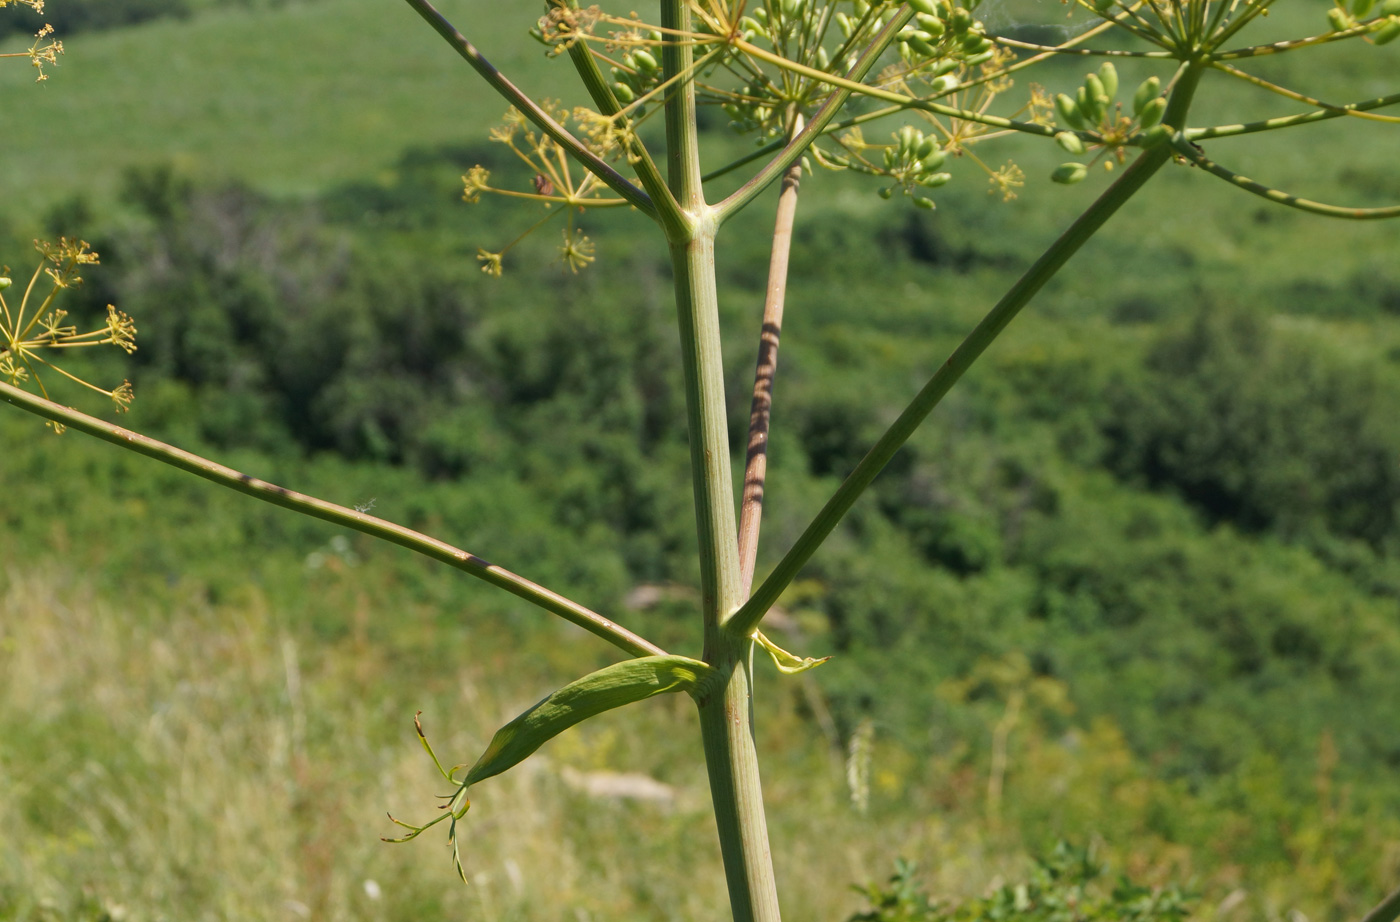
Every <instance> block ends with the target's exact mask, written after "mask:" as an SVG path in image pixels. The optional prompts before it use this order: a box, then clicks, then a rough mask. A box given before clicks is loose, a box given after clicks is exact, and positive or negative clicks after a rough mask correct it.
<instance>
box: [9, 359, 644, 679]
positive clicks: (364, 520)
mask: <svg viewBox="0 0 1400 922" xmlns="http://www.w3.org/2000/svg"><path fill="white" fill-rule="evenodd" d="M0 400H4V401H5V402H6V403H9V404H11V405H13V406H16V407H19V408H20V409H21V410H28V411H29V412H30V413H33V414H35V415H36V416H42V417H43V418H45V419H47V420H50V421H52V422H55V423H59V424H61V425H64V426H68V427H70V428H72V429H76V430H78V431H79V432H86V433H87V434H88V435H93V436H96V437H97V438H99V439H102V440H103V441H106V442H111V443H112V444H114V445H120V446H121V447H122V448H125V449H128V450H129V451H134V452H136V453H137V454H141V455H145V456H146V457H148V458H154V459H155V460H157V461H161V462H163V463H165V464H169V465H170V466H171V467H176V468H179V469H180V470H182V471H186V472H188V473H191V474H194V475H196V476H199V477H203V478H204V479H205V480H209V481H212V482H214V483H217V484H219V485H220V486H224V487H228V488H229V489H232V490H236V491H238V492H239V493H243V494H245V495H247V496H251V497H253V498H255V499H260V500H262V501H263V502H267V503H271V504H273V505H274V506H281V507H282V508H284V509H291V510H292V511H294V512H300V513H302V514H304V515H309V516H311V517H313V518H317V519H322V520H323V521H326V522H331V523H333V524H335V525H343V526H345V527H346V528H350V529H354V530H355V531H358V532H361V533H363V534H366V535H369V536H370V537H372V538H380V539H382V540H384V541H388V542H390V543H391V544H397V545H399V546H400V547H405V548H408V549H409V550H411V551H415V552H417V553H419V554H422V555H423V556H425V557H431V558H432V559H433V560H437V561H441V562H442V563H445V564H447V565H449V566H452V567H456V568H457V569H458V570H463V571H465V572H467V573H469V574H471V575H472V576H475V577H476V578H477V579H480V580H483V581H485V582H488V583H490V584H491V585H493V586H497V587H499V588H501V589H504V590H506V591H507V592H509V593H511V594H512V595H516V596H519V597H520V598H522V599H524V600H526V601H527V602H532V603H534V604H535V605H538V606H539V607H540V608H543V609H544V610H545V611H548V612H551V613H553V614H556V615H558V616H559V617H561V618H564V619H565V620H567V621H571V622H573V623H574V624H577V625H578V626H579V627H581V628H583V629H584V630H586V631H588V632H590V633H592V634H596V635H597V636H599V637H601V638H603V639H604V640H606V641H608V642H609V643H611V644H613V645H614V646H616V647H620V648H621V649H623V650H625V651H627V652H628V653H631V654H632V655H633V656H661V655H665V653H666V651H665V650H662V649H661V648H660V647H658V646H657V645H656V644H654V643H652V642H651V641H649V640H647V639H646V638H644V637H639V636H638V635H636V634H634V633H632V632H631V631H629V630H627V629H626V628H625V627H623V626H622V625H620V624H618V623H617V622H615V621H613V620H611V619H609V618H605V617H603V616H602V615H600V614H598V613H597V612H595V611H591V610H589V609H587V608H585V607H583V606H582V605H579V604H578V603H577V602H574V601H572V600H570V599H567V598H565V597H564V596H562V595H559V594H558V593H557V592H553V591H551V590H549V589H546V588H545V587H543V586H541V585H539V584H538V583H533V582H531V581H530V580H528V579H525V578H524V577H523V576H517V575H516V574H514V573H512V572H511V571H509V570H507V569H505V568H504V567H498V566H496V565H495V564H493V563H489V562H487V561H485V560H482V559H481V558H480V557H478V556H476V555H475V554H472V553H470V552H468V551H464V550H462V549H461V548H457V547H453V546H452V545H450V544H448V543H447V542H446V541H439V540H438V539H436V538H431V537H429V536H427V535H425V534H422V533H421V532H416V531H414V530H413V529H411V528H405V527H403V526H402V525H396V524H394V523H393V522H388V521H385V520H384V519H381V518H377V517H375V516H372V515H367V514H365V513H363V512H360V511H359V510H357V509H347V508H346V507H344V506H338V505H336V504H335V503H329V502H326V501H325V500H323V499H317V498H316V497H314V496H306V495H305V494H302V493H297V492H295V491H293V490H288V489H287V488H286V487H279V486H278V485H277V484H275V483H268V482H267V481H265V480H259V479H257V478H256V477H251V476H249V475H248V474H245V473H243V472H241V471H236V470H234V469H233V468H231V467H225V466H224V465H222V464H219V463H217V462H215V461H211V460H209V459H208V458H204V457H201V456H199V455H196V454H194V453H192V452H188V451H185V450H183V449H180V448H176V447H175V446H174V445H167V444H166V443H164V442H160V441H157V440H156V439H152V438H148V437H147V436H144V435H141V434H140V433H136V432H132V431H131V430H129V429H123V428H122V427H121V426H114V425H112V424H111V423H108V422H104V421H103V420H100V419H97V418H96V417H93V416H88V415H87V414H85V413H79V412H78V411H77V410H73V409H70V408H68V407H65V406H63V405H61V404H57V403H54V402H53V401H50V400H45V399H44V398H42V397H36V396H35V395H33V394H30V393H28V392H27V391H23V390H20V389H19V388H17V387H14V386H12V385H9V384H5V383H4V382H0Z"/></svg>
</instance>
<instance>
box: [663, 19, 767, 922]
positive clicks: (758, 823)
mask: <svg viewBox="0 0 1400 922" xmlns="http://www.w3.org/2000/svg"><path fill="white" fill-rule="evenodd" d="M661 24H662V27H663V28H664V29H666V30H667V33H668V34H672V35H674V34H684V33H685V32H688V31H689V29H690V13H689V10H688V9H687V7H686V4H685V2H684V0H664V2H663V3H662V4H661ZM661 63H662V67H663V69H664V71H665V78H666V80H668V81H671V80H673V79H675V78H677V77H678V76H681V75H688V74H689V73H690V72H691V70H692V68H693V65H694V49H693V47H692V46H691V45H690V44H688V43H686V42H668V43H667V44H666V45H665V47H664V48H663V53H662V61H661ZM674 87H675V88H674V89H673V90H672V91H671V92H670V93H668V94H667V95H666V154H667V167H668V169H667V174H668V180H669V183H670V186H671V194H672V195H673V196H674V197H675V199H676V201H677V202H679V203H680V206H681V208H682V210H683V211H684V213H685V214H686V216H687V217H688V219H689V220H688V221H687V222H686V224H685V226H683V227H681V228H679V229H677V228H671V227H668V228H667V231H668V236H669V238H670V244H671V264H672V267H673V270H674V272H675V290H676V316H677V321H678V323H679V327H680V341H681V361H682V370H683V373H684V380H685V394H686V416H687V424H688V427H689V432H690V466H691V480H692V484H693V488H694V492H695V523H696V532H697V534H698V537H699V540H700V579H701V604H702V614H703V618H704V629H705V652H704V659H705V662H707V663H709V664H710V665H712V666H714V667H715V669H716V670H717V671H718V673H719V676H720V677H721V681H720V683H719V687H720V690H718V691H716V692H715V693H713V694H711V695H710V696H709V697H706V698H701V699H699V700H698V702H697V703H698V705H699V709H700V726H701V739H702V741H703V743H704V746H705V765H706V767H707V769H708V772H709V777H710V795H711V798H712V800H713V805H714V811H715V825H716V828H717V830H718V832H719V843H720V853H721V855H722V857H723V860H724V873H725V880H726V882H727V884H728V887H729V902H730V908H731V911H732V912H733V917H734V919H735V922H779V914H778V890H777V884H776V882H775V881H774V878H773V861H772V854H771V852H770V850H769V846H768V824H767V820H766V818H765V817H764V812H763V791H762V787H761V785H760V783H759V774H758V758H757V754H756V753H755V751H754V743H753V723H752V711H751V708H750V703H749V675H748V663H749V650H750V648H751V647H752V643H753V642H752V641H751V640H749V639H748V638H747V637H741V638H733V637H729V636H727V635H725V634H724V632H723V631H722V630H721V629H720V625H721V622H722V621H723V619H724V618H725V616H727V615H728V614H729V613H730V612H732V611H734V610H735V609H737V608H738V607H739V605H740V604H741V603H742V602H743V587H742V583H741V580H740V575H739V552H738V526H737V524H736V522H735V516H734V479H733V472H732V469H731V465H730V458H729V421H728V414H727V410H726V406H725V399H724V361H723V355H722V354H721V350H720V330H719V299H718V292H717V290H716V286H715V232H716V230H717V229H718V222H717V221H716V220H715V214H714V211H713V209H711V208H710V206H709V205H708V204H706V202H705V198H704V191H703V189H702V188H701V182H700V156H699V132H698V130H697V127H696V118H695V115H696V106H695V85H694V82H693V81H691V80H688V79H680V80H677V81H676V82H675V84H674Z"/></svg>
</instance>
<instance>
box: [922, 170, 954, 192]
mask: <svg viewBox="0 0 1400 922" xmlns="http://www.w3.org/2000/svg"><path fill="white" fill-rule="evenodd" d="M952 178H953V174H952V173H925V174H924V175H922V176H920V177H919V178H918V180H917V182H918V183H919V185H921V186H923V187H924V188H926V189H937V188H938V187H939V186H946V185H947V184H948V181H949V180H950V179H952Z"/></svg>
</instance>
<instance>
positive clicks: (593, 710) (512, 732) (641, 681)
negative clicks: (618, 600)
mask: <svg viewBox="0 0 1400 922" xmlns="http://www.w3.org/2000/svg"><path fill="white" fill-rule="evenodd" d="M713 675H714V670H713V669H712V668H711V667H710V666H708V665H706V664H705V663H702V662H700V661H699V660H693V659H690V658H688V657H685V656H643V657H639V658H637V659H630V660H626V661H624V662H621V663H615V664H613V665H611V666H607V667H605V668H603V669H599V670H598V671H597V672H591V673H589V674H588V675H586V676H584V677H583V678H581V679H578V680H576V681H573V682H570V683H569V684H568V685H565V686H564V687H563V688H561V689H559V690H558V691H556V692H554V693H553V694H551V695H549V696H548V697H546V698H544V699H543V700H542V701H540V702H539V703H538V704H536V705H535V706H534V707H532V708H530V709H529V710H528V711H526V712H525V713H523V714H521V715H520V716H519V717H517V718H515V719H514V720H512V721H511V722H510V723H508V724H506V725H505V726H504V727H502V728H501V729H499V730H497V731H496V735H495V736H494V737H492V738H491V745H489V746H487V747H486V751H485V752H483V753H482V754H481V758H479V759H477V760H476V764H475V765H473V766H472V767H471V768H470V769H468V770H467V775H466V778H465V779H464V780H463V786H464V787H466V786H469V785H473V784H476V783H477V782H478V781H482V780H485V779H486V778H490V777H491V776H492V775H499V774H500V773H501V772H503V771H506V770H507V769H510V768H513V767H515V766H516V765H518V764H520V762H522V761H523V760H524V759H526V758H527V757H528V756H530V755H531V754H532V753H533V752H534V751H535V750H536V749H539V748H540V747H541V746H543V745H544V744H545V743H547V742H549V741H550V740H551V739H553V738H554V737H556V736H558V735H559V734H560V733H563V732H564V731H565V730H567V729H569V728H570V727H572V726H573V725H574V724H576V723H579V722H581V721H584V720H587V719H588V718H590V717H594V716H596V715H598V714H601V713H603V712H604V711H610V710H612V709H613V708H619V707H622V706H623V705H624V704H631V703H632V702H634V701H641V700H643V699H645V698H650V697H652V696H653V695H660V694H664V693H666V692H679V691H684V692H691V693H693V692H695V691H696V690H697V689H699V688H700V687H701V685H702V684H703V683H704V682H705V681H706V680H707V679H709V678H710V677H711V676H713Z"/></svg>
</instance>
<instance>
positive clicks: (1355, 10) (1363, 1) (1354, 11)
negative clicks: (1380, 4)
mask: <svg viewBox="0 0 1400 922" xmlns="http://www.w3.org/2000/svg"><path fill="white" fill-rule="evenodd" d="M1375 5H1376V0H1352V2H1351V15H1353V16H1355V17H1356V18H1357V19H1365V18H1366V17H1367V16H1370V15H1371V10H1372V9H1374V8H1375Z"/></svg>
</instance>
